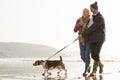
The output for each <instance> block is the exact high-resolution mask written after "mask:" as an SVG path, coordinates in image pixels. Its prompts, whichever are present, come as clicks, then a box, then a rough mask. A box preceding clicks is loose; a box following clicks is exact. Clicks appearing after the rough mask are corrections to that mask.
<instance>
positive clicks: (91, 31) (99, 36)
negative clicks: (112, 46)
mask: <svg viewBox="0 0 120 80" xmlns="http://www.w3.org/2000/svg"><path fill="white" fill-rule="evenodd" d="M104 30H105V21H104V18H103V16H102V15H101V14H100V12H99V13H98V14H97V15H95V16H93V24H92V25H91V26H90V27H89V28H88V29H87V30H86V31H84V32H83V33H82V36H83V37H87V38H88V39H87V40H88V41H89V42H101V41H102V42H103V41H105V31H104Z"/></svg>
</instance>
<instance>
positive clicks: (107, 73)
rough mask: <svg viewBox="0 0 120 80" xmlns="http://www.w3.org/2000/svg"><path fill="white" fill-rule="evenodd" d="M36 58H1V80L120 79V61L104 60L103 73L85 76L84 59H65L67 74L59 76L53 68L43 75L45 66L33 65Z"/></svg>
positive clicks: (62, 73)
mask: <svg viewBox="0 0 120 80" xmlns="http://www.w3.org/2000/svg"><path fill="white" fill-rule="evenodd" d="M35 60H36V59H33V58H22V59H21V58H20V59H19V58H10V59H9V58H7V59H0V80H120V61H103V64H104V73H103V74H102V75H100V74H99V73H98V72H97V75H96V76H94V77H89V76H88V77H83V76H82V73H83V71H84V63H83V62H82V61H73V60H64V63H65V65H66V68H67V76H65V75H64V71H62V72H61V76H57V75H56V71H57V70H52V71H50V72H51V73H52V75H51V76H49V77H43V76H42V73H43V68H42V67H41V66H37V67H35V66H33V65H32V64H33V63H34V61H35ZM91 66H92V62H91Z"/></svg>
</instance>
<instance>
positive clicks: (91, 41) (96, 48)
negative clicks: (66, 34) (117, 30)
mask: <svg viewBox="0 0 120 80" xmlns="http://www.w3.org/2000/svg"><path fill="white" fill-rule="evenodd" d="M90 10H91V12H92V13H93V15H92V17H90V11H89V9H87V8H85V9H84V10H83V15H82V16H81V17H80V18H79V19H78V20H77V22H76V25H75V27H74V32H78V39H79V47H80V56H81V59H82V60H83V62H84V63H85V71H84V73H83V76H86V75H87V74H88V73H89V72H90V53H91V57H92V59H93V60H94V63H93V70H92V73H91V74H90V76H94V75H95V74H96V72H97V68H98V67H99V73H102V72H103V64H102V63H101V61H100V51H101V48H102V45H103V43H104V41H105V31H104V30H105V22H104V18H103V16H102V14H101V13H100V12H99V11H98V5H97V2H94V3H93V4H91V5H90Z"/></svg>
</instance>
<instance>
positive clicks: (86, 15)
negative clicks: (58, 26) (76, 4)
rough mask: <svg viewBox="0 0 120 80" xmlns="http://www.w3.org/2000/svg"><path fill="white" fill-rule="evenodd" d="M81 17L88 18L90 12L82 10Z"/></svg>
mask: <svg viewBox="0 0 120 80" xmlns="http://www.w3.org/2000/svg"><path fill="white" fill-rule="evenodd" d="M83 16H84V17H88V16H90V12H89V10H88V9H84V10H83Z"/></svg>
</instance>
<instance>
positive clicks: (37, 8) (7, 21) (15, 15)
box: [0, 0, 120, 56]
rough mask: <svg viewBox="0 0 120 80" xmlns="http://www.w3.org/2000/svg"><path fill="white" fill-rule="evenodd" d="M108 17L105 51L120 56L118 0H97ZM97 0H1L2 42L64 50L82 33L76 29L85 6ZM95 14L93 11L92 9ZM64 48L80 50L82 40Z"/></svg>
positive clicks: (106, 18) (102, 11)
mask: <svg viewBox="0 0 120 80" xmlns="http://www.w3.org/2000/svg"><path fill="white" fill-rule="evenodd" d="M96 1H97V2H98V6H99V11H100V12H101V13H102V15H103V16H104V18H105V23H106V41H105V43H104V45H103V47H102V51H101V53H104V54H108V55H111V56H113V55H114V56H120V50H119V45H120V37H119V34H120V30H119V29H120V28H119V19H120V15H119V14H120V11H119V6H120V4H119V2H118V0H111V1H109V0H96ZM94 2H95V0H0V42H21V43H22V42H23V43H32V44H43V45H47V46H51V47H54V48H56V49H57V50H60V49H61V48H63V47H64V46H66V45H68V44H70V43H71V42H72V41H73V40H75V39H76V38H77V36H78V34H77V33H74V32H73V28H74V26H75V22H76V20H77V19H78V18H79V17H80V16H81V15H82V10H83V9H84V8H89V6H90V4H92V3H94ZM91 14H92V13H91ZM64 51H79V45H78V41H76V42H75V43H73V44H71V45H70V46H69V47H67V48H66V49H65V50H64Z"/></svg>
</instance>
